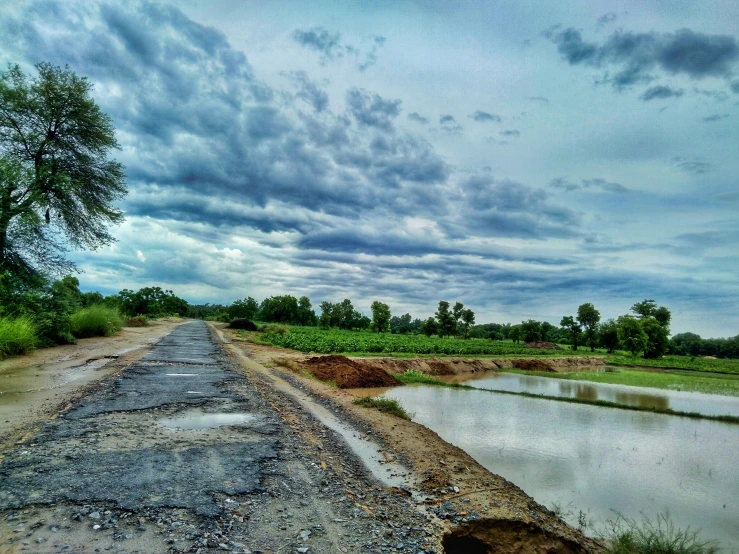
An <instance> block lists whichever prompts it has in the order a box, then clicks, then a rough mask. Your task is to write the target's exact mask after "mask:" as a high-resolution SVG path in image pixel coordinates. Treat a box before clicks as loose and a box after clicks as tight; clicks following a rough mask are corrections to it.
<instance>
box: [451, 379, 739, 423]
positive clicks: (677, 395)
mask: <svg viewBox="0 0 739 554" xmlns="http://www.w3.org/2000/svg"><path fill="white" fill-rule="evenodd" d="M443 379H444V381H447V382H463V383H465V384H467V385H470V386H473V387H477V388H483V389H496V390H505V391H510V392H528V393H533V394H545V395H548V396H562V397H565V398H579V399H582V400H591V401H592V400H605V401H608V402H616V403H618V404H624V405H626V406H638V407H641V408H660V409H668V408H669V409H673V410H676V411H680V412H697V413H701V414H705V415H736V416H739V397H735V396H722V395H718V394H703V393H699V392H684V391H673V390H659V389H650V388H645V387H632V386H626V385H613V384H610V383H592V382H584V381H566V380H562V379H553V378H549V377H538V376H536V375H521V374H517V373H498V372H487V373H482V374H475V375H466V376H462V375H455V376H454V379H453V381H452V379H449V378H446V377H445V378H443Z"/></svg>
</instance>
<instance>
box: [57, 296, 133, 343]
mask: <svg viewBox="0 0 739 554" xmlns="http://www.w3.org/2000/svg"><path fill="white" fill-rule="evenodd" d="M70 321H71V323H72V334H73V335H74V336H75V337H76V338H78V339H84V338H88V337H108V336H110V335H112V334H113V333H115V332H116V331H118V330H119V329H120V328H121V327H123V323H124V321H123V317H122V316H121V313H120V312H119V311H118V309H117V308H111V307H109V306H104V305H102V304H96V305H94V306H88V307H87V308H82V309H81V310H78V311H76V312H74V313H73V314H72V315H71V316H70Z"/></svg>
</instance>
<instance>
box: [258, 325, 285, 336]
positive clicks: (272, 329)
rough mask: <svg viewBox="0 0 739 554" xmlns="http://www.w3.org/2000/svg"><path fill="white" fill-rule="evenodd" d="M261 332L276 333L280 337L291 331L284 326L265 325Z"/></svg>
mask: <svg viewBox="0 0 739 554" xmlns="http://www.w3.org/2000/svg"><path fill="white" fill-rule="evenodd" d="M259 330H260V331H262V332H263V333H276V334H278V335H284V334H285V333H287V332H288V331H289V329H288V328H287V327H285V326H284V325H264V326H263V327H262V328H261V329H259Z"/></svg>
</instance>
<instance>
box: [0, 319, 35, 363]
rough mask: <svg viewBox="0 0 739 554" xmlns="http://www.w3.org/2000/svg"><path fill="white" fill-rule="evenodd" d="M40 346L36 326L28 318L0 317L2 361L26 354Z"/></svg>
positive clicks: (0, 355) (0, 356)
mask: <svg viewBox="0 0 739 554" xmlns="http://www.w3.org/2000/svg"><path fill="white" fill-rule="evenodd" d="M37 344H38V337H37V335H36V326H35V325H34V324H33V322H32V321H31V319H30V318H28V317H18V318H11V317H0V360H2V359H3V358H7V357H8V356H17V355H18V354H24V353H26V352H28V351H29V350H33V348H34V347H35V346H36V345H37Z"/></svg>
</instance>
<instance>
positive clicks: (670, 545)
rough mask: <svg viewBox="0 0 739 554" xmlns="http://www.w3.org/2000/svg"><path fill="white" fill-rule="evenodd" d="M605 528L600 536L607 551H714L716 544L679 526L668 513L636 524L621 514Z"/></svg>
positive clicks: (634, 553) (659, 553) (636, 553)
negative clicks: (603, 533)
mask: <svg viewBox="0 0 739 554" xmlns="http://www.w3.org/2000/svg"><path fill="white" fill-rule="evenodd" d="M608 526H609V530H608V531H607V532H606V534H605V536H604V538H605V539H606V540H607V541H608V543H609V547H608V549H607V550H606V552H607V554H716V553H717V552H719V548H718V545H717V544H716V543H715V542H714V541H704V540H701V539H700V538H699V535H700V531H691V529H690V527H688V528H686V529H679V528H677V527H675V524H674V523H673V522H672V520H671V519H670V515H669V513H667V514H660V515H658V516H657V519H656V521H652V520H650V519H648V518H646V517H645V518H644V520H643V521H642V522H641V523H639V522H637V521H635V520H633V519H629V518H626V517H624V516H622V515H621V514H618V517H617V518H616V519H615V520H614V521H609V522H608Z"/></svg>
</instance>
